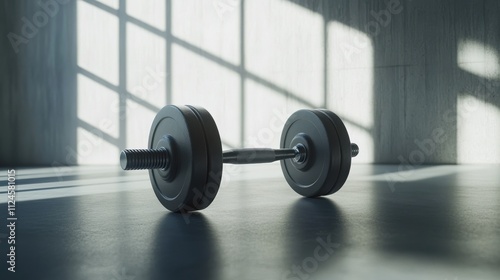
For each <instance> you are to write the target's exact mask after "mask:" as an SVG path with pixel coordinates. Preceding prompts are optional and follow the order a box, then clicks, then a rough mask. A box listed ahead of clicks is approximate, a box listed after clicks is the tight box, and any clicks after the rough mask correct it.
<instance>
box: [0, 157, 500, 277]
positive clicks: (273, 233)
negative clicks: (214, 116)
mask: <svg viewBox="0 0 500 280" xmlns="http://www.w3.org/2000/svg"><path fill="white" fill-rule="evenodd" d="M225 168H226V169H225V174H224V178H223V183H222V186H221V190H220V191H219V194H218V196H217V198H216V199H215V201H214V203H213V204H212V205H211V206H210V207H209V208H207V209H205V210H203V211H201V212H198V213H194V214H191V215H181V214H174V213H169V212H168V211H167V210H166V209H164V208H163V207H162V206H161V204H160V203H159V202H158V201H157V199H156V197H155V195H154V194H153V192H152V190H151V187H150V185H149V179H148V176H147V172H144V171H130V172H123V171H120V170H119V169H118V168H117V167H79V168H63V169H53V168H42V169H18V170H17V172H16V183H17V191H18V193H17V197H16V199H17V202H18V203H17V204H16V210H17V213H16V217H17V218H18V220H17V222H16V246H17V247H16V272H15V273H11V272H8V271H7V264H6V254H7V240H8V239H7V234H8V233H7V229H6V225H1V226H0V248H1V255H0V263H1V265H0V268H1V270H0V279H51V280H52V279H72V280H75V279H117V280H121V279H127V280H132V279H134V280H139V279H436V280H438V279H439V280H445V279H451V280H455V279H500V166H498V165H489V166H423V167H419V168H418V169H408V168H405V167H399V166H371V165H354V166H353V167H352V170H351V175H350V177H349V179H348V181H347V183H346V184H345V185H344V187H343V188H342V189H341V190H340V191H339V192H338V193H336V194H333V195H331V196H329V197H326V198H320V199H305V198H301V197H299V196H298V195H297V194H295V193H294V192H293V191H292V190H291V189H290V188H289V187H288V185H287V184H286V182H285V180H284V179H283V177H282V175H281V170H280V168H279V165H278V164H267V165H256V166H225ZM0 175H1V177H0V181H1V182H0V183H1V187H0V196H1V200H0V221H2V223H5V224H7V204H6V200H7V193H6V191H7V190H6V187H5V186H6V185H7V182H6V175H7V174H6V171H5V170H2V173H1V174H0ZM4 276H7V278H5V277H4ZM14 276H16V277H14Z"/></svg>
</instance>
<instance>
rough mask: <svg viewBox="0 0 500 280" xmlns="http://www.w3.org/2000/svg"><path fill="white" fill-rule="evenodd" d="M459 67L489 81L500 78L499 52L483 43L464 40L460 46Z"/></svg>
mask: <svg viewBox="0 0 500 280" xmlns="http://www.w3.org/2000/svg"><path fill="white" fill-rule="evenodd" d="M457 54H458V58H457V61H458V67H460V68H461V69H462V70H464V71H467V72H469V73H472V74H474V75H476V76H479V77H482V78H488V79H498V78H500V57H499V54H498V52H497V51H496V50H495V49H494V48H492V47H490V46H487V45H485V44H483V43H479V42H476V41H472V40H462V41H461V42H459V44H458V52H457Z"/></svg>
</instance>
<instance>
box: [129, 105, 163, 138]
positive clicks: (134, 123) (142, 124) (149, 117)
mask: <svg viewBox="0 0 500 280" xmlns="http://www.w3.org/2000/svg"><path fill="white" fill-rule="evenodd" d="M155 104H156V103H155ZM156 105H158V106H161V105H163V104H161V103H158V104H156ZM161 107H163V106H161ZM126 112H127V145H126V146H127V147H130V148H146V147H148V137H149V130H150V128H151V125H150V124H151V123H153V120H154V118H155V116H156V113H157V112H155V111H151V110H149V109H148V108H146V107H144V106H142V105H141V104H138V103H137V102H135V101H133V100H127V109H126Z"/></svg>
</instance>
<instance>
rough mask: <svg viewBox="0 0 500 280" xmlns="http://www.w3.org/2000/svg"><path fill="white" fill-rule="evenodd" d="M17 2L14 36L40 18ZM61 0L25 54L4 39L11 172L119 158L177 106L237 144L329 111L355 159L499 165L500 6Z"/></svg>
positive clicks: (32, 6) (267, 139)
mask: <svg viewBox="0 0 500 280" xmlns="http://www.w3.org/2000/svg"><path fill="white" fill-rule="evenodd" d="M49 2H50V1H49ZM15 3H16V4H14V3H10V2H7V3H5V4H3V5H4V6H6V9H5V11H15V12H12V13H10V12H6V17H3V16H2V19H1V21H0V31H2V34H5V35H6V34H7V33H8V32H10V31H12V30H13V31H12V32H14V33H17V34H21V33H22V27H23V22H22V21H21V19H22V18H23V17H26V18H28V19H32V18H33V16H34V15H35V14H36V13H37V12H38V11H41V10H43V9H42V7H40V6H39V5H38V4H36V3H35V2H34V1H16V2H15ZM61 3H62V4H58V7H59V11H58V12H56V13H54V15H53V16H49V20H48V23H47V24H46V25H44V26H43V28H39V30H38V32H37V34H36V36H34V37H33V38H31V39H30V40H29V43H27V44H22V45H20V51H19V53H17V54H15V53H14V52H13V50H12V48H11V46H10V43H9V41H8V39H4V40H2V42H1V44H0V48H1V49H0V51H1V53H5V54H6V56H5V57H6V59H7V64H4V65H2V66H0V71H1V76H0V77H1V78H0V79H1V80H2V83H1V86H2V96H1V98H2V102H1V105H0V106H1V108H0V109H1V116H2V123H8V127H9V131H10V136H9V137H7V138H5V137H2V138H3V139H2V140H0V141H1V142H0V144H1V145H0V152H1V154H0V161H1V162H0V163H1V164H2V165H6V164H10V165H33V164H46V165H51V164H55V165H71V164H74V163H75V162H78V163H80V164H98V163H116V159H117V157H118V153H119V150H120V149H122V148H124V147H142V146H145V145H146V141H147V137H148V132H149V125H150V123H151V120H152V119H153V117H154V115H155V113H156V111H157V110H159V108H161V107H162V106H163V105H165V104H169V103H174V104H197V105H201V106H203V107H206V108H207V109H208V110H210V111H211V112H212V114H213V115H214V117H215V119H216V122H217V123H218V126H219V129H220V131H221V134H222V136H223V142H224V144H225V146H226V147H237V146H277V145H278V141H279V137H280V133H281V127H282V125H283V123H284V121H285V120H286V118H287V116H288V115H290V114H291V113H292V112H294V111H295V110H297V109H300V108H318V107H326V108H329V109H331V110H333V111H334V112H336V113H337V114H338V115H339V116H341V117H342V118H343V119H344V121H345V122H346V125H347V127H348V130H349V132H350V134H351V139H352V140H353V141H355V142H357V143H358V144H359V146H360V147H361V153H360V156H359V157H358V158H357V159H356V160H355V162H378V163H401V162H404V163H407V162H408V163H411V164H421V163H499V162H500V145H498V143H499V142H500V129H499V128H500V109H499V106H500V94H499V89H500V86H499V80H500V70H499V69H500V42H499V40H500V37H499V36H498V34H500V18H499V17H498V16H497V15H498V14H499V12H500V5H499V3H498V1H495V0H481V1H465V0H460V1H456V0H440V1H432V0H424V1H409V0H401V1H396V0H392V1H389V0H377V1H361V0H358V1H353V0H351V1H348V0H336V1H278V0H275V1H267V0H266V1H264V0H262V1H236V0H216V1H203V2H202V3H200V2H199V1H180V0H179V1H160V0H157V1H155V0H148V1H131V0H129V1H126V0H114V1H113V0H107V1H104V0H103V1H92V0H85V1H83V0H78V1H76V2H75V1H69V3H63V2H61ZM3 38H7V37H6V36H4V37H3ZM6 65H8V66H6ZM5 112H9V113H8V114H7V113H5ZM4 119H5V120H8V121H3V120H4Z"/></svg>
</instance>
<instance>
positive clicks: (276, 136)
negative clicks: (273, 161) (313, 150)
mask: <svg viewBox="0 0 500 280" xmlns="http://www.w3.org/2000/svg"><path fill="white" fill-rule="evenodd" d="M245 92H248V93H249V94H247V95H246V96H245V97H246V98H245V110H246V114H247V117H246V118H245V129H246V131H245V135H246V139H244V142H245V147H259V148H264V147H267V148H269V147H273V148H278V147H279V146H280V139H281V132H282V131H283V126H284V125H285V122H286V120H287V119H288V117H289V116H290V115H291V114H292V113H294V112H295V111H297V110H300V109H304V105H303V104H301V103H300V102H297V101H294V100H290V99H287V97H286V96H285V95H282V94H280V93H277V92H275V91H273V90H272V89H270V88H268V87H265V86H263V85H261V84H259V83H257V82H254V81H252V80H247V81H246V82H245Z"/></svg>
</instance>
